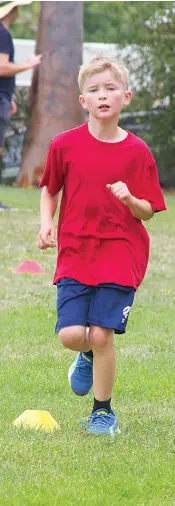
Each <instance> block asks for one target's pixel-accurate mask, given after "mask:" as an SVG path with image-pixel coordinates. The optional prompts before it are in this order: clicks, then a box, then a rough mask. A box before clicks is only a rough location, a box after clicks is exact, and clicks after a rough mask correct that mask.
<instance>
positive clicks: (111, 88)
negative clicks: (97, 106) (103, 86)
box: [107, 86, 115, 90]
mask: <svg viewBox="0 0 175 506" xmlns="http://www.w3.org/2000/svg"><path fill="white" fill-rule="evenodd" d="M107 90H115V88H113V87H112V86H108V87H107Z"/></svg>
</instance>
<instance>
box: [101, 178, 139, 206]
mask: <svg viewBox="0 0 175 506" xmlns="http://www.w3.org/2000/svg"><path fill="white" fill-rule="evenodd" d="M107 188H109V190H111V192H112V193H113V195H114V196H115V197H117V199H118V200H120V202H123V204H125V205H129V204H131V202H132V199H133V197H132V195H131V193H130V191H129V190H128V187H127V186H126V184H125V183H122V181H118V182H117V183H114V184H107Z"/></svg>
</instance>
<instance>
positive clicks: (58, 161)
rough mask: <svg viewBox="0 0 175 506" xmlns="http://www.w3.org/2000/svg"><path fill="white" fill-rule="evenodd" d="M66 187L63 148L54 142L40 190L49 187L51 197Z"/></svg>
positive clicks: (50, 149) (50, 148)
mask: <svg viewBox="0 0 175 506" xmlns="http://www.w3.org/2000/svg"><path fill="white" fill-rule="evenodd" d="M63 185H64V168H63V162H62V156H61V148H60V147H58V146H56V145H55V144H54V142H53V141H52V142H51V144H50V147H49V151H48V155H47V159H46V165H45V169H44V173H43V176H42V179H41V181H40V184H39V188H42V187H43V186H47V189H48V192H49V193H50V195H56V193H58V192H59V191H60V190H61V188H62V186H63Z"/></svg>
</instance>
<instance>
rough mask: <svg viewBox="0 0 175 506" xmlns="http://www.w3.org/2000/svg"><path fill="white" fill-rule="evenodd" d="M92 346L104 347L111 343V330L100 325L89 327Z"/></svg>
mask: <svg viewBox="0 0 175 506" xmlns="http://www.w3.org/2000/svg"><path fill="white" fill-rule="evenodd" d="M89 338H90V342H91V345H92V348H105V347H106V346H110V345H112V344H113V331H112V330H111V329H103V328H100V327H95V326H94V327H91V329H90V333H89Z"/></svg>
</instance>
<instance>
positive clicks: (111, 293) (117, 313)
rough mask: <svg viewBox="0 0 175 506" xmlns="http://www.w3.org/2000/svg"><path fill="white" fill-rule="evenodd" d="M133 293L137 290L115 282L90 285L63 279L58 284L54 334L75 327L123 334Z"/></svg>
mask: <svg viewBox="0 0 175 506" xmlns="http://www.w3.org/2000/svg"><path fill="white" fill-rule="evenodd" d="M134 294H135V289H134V288H132V287H129V286H121V285H115V284H113V283H104V284H100V285H98V286H88V285H84V284H82V283H79V282H78V281H75V280H74V279H70V278H67V279H62V280H61V281H59V282H58V283H57V314H58V320H57V324H56V327H55V332H56V333H58V332H59V331H60V330H61V329H62V328H64V327H70V326H72V325H82V326H84V327H87V326H89V325H97V326H98V327H104V328H109V329H114V331H115V333H116V334H123V333H124V332H125V330H126V325H127V321H128V315H129V311H130V308H131V306H132V304H133V300H134Z"/></svg>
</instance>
